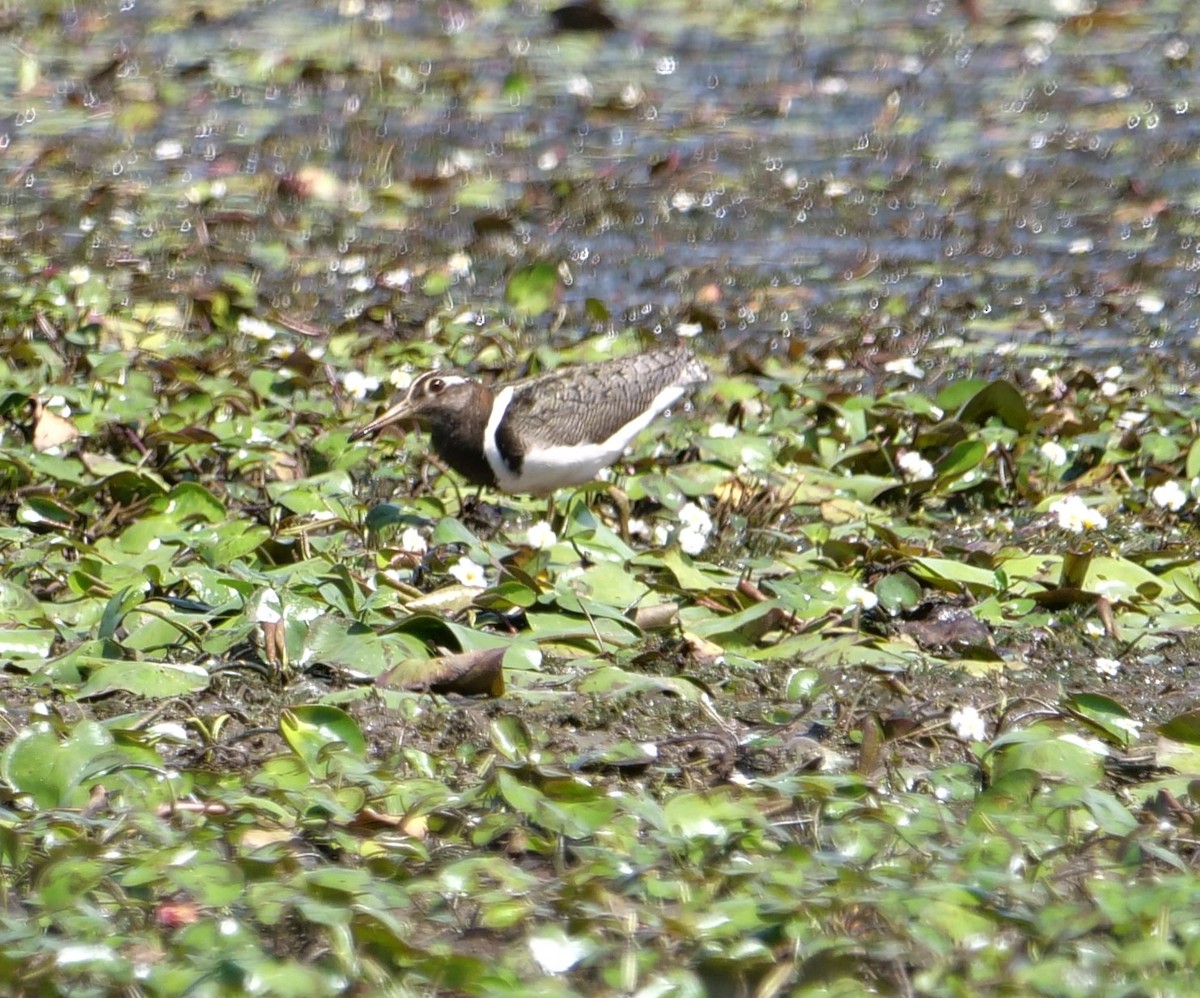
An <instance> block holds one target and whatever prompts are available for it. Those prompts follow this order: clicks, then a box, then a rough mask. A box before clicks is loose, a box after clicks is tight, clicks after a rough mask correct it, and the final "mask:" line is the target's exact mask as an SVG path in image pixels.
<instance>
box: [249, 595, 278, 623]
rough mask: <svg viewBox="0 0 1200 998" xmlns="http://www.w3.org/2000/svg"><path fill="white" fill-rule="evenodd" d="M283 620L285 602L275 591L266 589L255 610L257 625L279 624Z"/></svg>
mask: <svg viewBox="0 0 1200 998" xmlns="http://www.w3.org/2000/svg"><path fill="white" fill-rule="evenodd" d="M281 620H283V600H281V599H280V598H279V593H277V592H276V591H275V590H274V589H264V590H263V593H262V596H261V597H260V598H259V600H258V606H257V607H255V609H254V622H255V623H256V624H278V623H279V622H280V621H281Z"/></svg>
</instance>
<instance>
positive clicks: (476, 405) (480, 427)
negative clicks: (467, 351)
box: [428, 385, 496, 485]
mask: <svg viewBox="0 0 1200 998" xmlns="http://www.w3.org/2000/svg"><path fill="white" fill-rule="evenodd" d="M491 413H492V393H491V391H490V390H489V389H488V388H487V387H486V386H484V385H476V386H474V391H472V393H471V396H470V399H469V401H468V404H467V405H465V406H462V407H460V408H457V409H455V411H454V412H452V413H450V412H439V413H436V414H431V415H430V416H429V417H428V423H429V436H430V441H431V443H432V444H433V449H434V450H435V451H437V452H438V454H440V455H441V457H442V459H443V460H444V461H445V462H446V463H447V464H448V465H450V467H451V468H453V469H454V470H455V471H457V472H458V473H459V474H460V475H462V476H463V477H464V478H466V479H467V481H469V482H470V483H471V484H472V485H495V484H496V476H495V475H494V474H493V473H492V469H491V466H490V465H489V464H488V462H487V457H486V456H485V455H484V452H483V436H484V433H485V432H486V431H487V424H488V417H489V416H490V415H491Z"/></svg>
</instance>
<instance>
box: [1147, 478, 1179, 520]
mask: <svg viewBox="0 0 1200 998" xmlns="http://www.w3.org/2000/svg"><path fill="white" fill-rule="evenodd" d="M1150 498H1151V499H1153V500H1154V505H1155V506H1160V507H1162V508H1163V509H1167V510H1170V511H1171V512H1172V513H1175V512H1178V511H1179V510H1180V509H1181V508H1182V507H1183V504H1184V503H1185V502H1187V500H1188V497H1187V493H1186V492H1184V491H1183V489H1182V488H1180V486H1179V483H1178V482H1177V481H1175V480H1174V479H1171V481H1169V482H1163V483H1162V485H1156V486H1155V487H1154V488H1153V489H1151V490H1150Z"/></svg>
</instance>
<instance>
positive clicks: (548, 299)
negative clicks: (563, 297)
mask: <svg viewBox="0 0 1200 998" xmlns="http://www.w3.org/2000/svg"><path fill="white" fill-rule="evenodd" d="M558 290H559V278H558V268H557V267H556V266H555V265H554V264H552V263H547V262H544V261H543V262H540V263H532V264H530V265H529V266H527V267H521V268H519V269H518V270H516V271H514V273H513V275H512V276H511V277H510V278H509V279H508V286H507V287H506V288H505V289H504V300H505V301H507V302H508V303H509V304H510V305H511V306H512V307H513V308H514V309H516V310H517V311H518V312H520V313H521V314H522V315H525V316H526V317H529V318H532V317H533V316H537V315H541V314H542V313H543V312H548V311H549V310H550V309H552V308H553V307H554V305H555V303H556V301H557V299H558Z"/></svg>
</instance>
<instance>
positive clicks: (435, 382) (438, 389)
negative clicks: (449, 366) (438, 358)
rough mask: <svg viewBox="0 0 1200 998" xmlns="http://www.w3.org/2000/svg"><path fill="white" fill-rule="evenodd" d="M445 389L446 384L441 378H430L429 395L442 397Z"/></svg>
mask: <svg viewBox="0 0 1200 998" xmlns="http://www.w3.org/2000/svg"><path fill="white" fill-rule="evenodd" d="M445 387H446V382H444V381H443V380H442V379H441V378H430V380H429V393H430V394H431V395H440V394H441V393H442V390H443V389H444V388H445Z"/></svg>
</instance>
